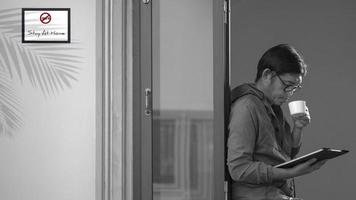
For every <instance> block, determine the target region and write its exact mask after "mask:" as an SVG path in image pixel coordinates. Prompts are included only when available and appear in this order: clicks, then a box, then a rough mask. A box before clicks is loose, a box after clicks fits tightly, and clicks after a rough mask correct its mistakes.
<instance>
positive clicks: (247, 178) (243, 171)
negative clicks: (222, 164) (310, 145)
mask: <svg viewBox="0 0 356 200" xmlns="http://www.w3.org/2000/svg"><path fill="white" fill-rule="evenodd" d="M253 113H254V112H253V105H251V103H249V102H248V101H246V100H245V99H241V100H239V101H236V102H235V103H234V104H233V106H232V108H231V114H230V124H229V137H228V141H227V148H228V150H227V151H228V152H227V165H228V168H229V172H230V175H231V177H232V179H233V180H235V181H238V182H246V183H251V184H264V183H271V182H272V166H271V165H267V164H265V163H264V162H259V161H254V160H253V152H254V148H255V140H256V136H257V131H258V124H257V123H258V122H257V117H256V116H254V114H253Z"/></svg>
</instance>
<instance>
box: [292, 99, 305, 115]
mask: <svg viewBox="0 0 356 200" xmlns="http://www.w3.org/2000/svg"><path fill="white" fill-rule="evenodd" d="M288 107H289V112H290V114H291V115H295V114H304V113H307V111H308V108H307V105H306V103H305V101H301V100H298V101H292V102H289V103H288Z"/></svg>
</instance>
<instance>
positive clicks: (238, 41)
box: [231, 0, 356, 200]
mask: <svg viewBox="0 0 356 200" xmlns="http://www.w3.org/2000/svg"><path fill="white" fill-rule="evenodd" d="M355 10H356V3H355V1H351V0H342V1H333V0H316V1H307V0H298V1H285V0H271V1H262V0H249V1H247V0H243V1H232V19H231V20H232V41H231V42H232V74H231V75H232V86H237V85H238V84H240V83H243V82H252V81H253V80H254V78H255V75H256V69H257V63H258V60H259V58H260V57H261V55H262V54H263V52H264V51H266V50H267V49H268V48H270V47H272V46H274V45H276V44H280V43H290V44H292V45H294V46H295V47H296V48H297V49H299V50H300V51H301V52H302V53H303V54H304V57H305V60H306V62H307V64H308V65H309V73H308V75H307V77H306V78H305V80H304V83H303V89H302V91H300V92H298V93H297V94H295V97H294V98H293V99H305V100H306V101H307V104H308V105H309V108H310V111H311V116H312V122H311V124H310V126H309V127H308V128H306V130H305V131H304V136H303V146H302V150H301V154H304V153H307V152H310V151H313V150H315V149H317V148H320V147H334V148H341V149H343V148H344V149H348V150H350V151H351V152H350V153H349V154H347V155H345V156H343V157H340V158H336V159H335V160H330V161H329V162H328V163H327V164H326V165H325V166H324V167H323V168H322V169H321V170H320V171H317V172H315V173H313V174H309V175H306V176H303V177H299V178H296V184H297V194H298V195H299V197H301V198H303V199H324V200H333V199H350V198H351V199H352V197H353V196H354V184H353V182H354V180H355V179H356V174H355V172H354V169H355V168H356V162H355V160H356V158H355V154H354V151H355V145H354V144H355V141H356V137H355V133H354V129H355V127H354V124H355V117H354V116H355V114H354V113H355V112H356V106H355V104H354V102H355V101H356V93H355V92H354V85H356V79H355V74H356V70H355V52H356V48H355V44H356V28H355V21H356V14H355ZM301 154H300V155H301Z"/></svg>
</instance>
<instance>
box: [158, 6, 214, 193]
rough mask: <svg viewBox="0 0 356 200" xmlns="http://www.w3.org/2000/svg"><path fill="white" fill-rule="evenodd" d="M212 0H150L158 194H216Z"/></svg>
mask: <svg viewBox="0 0 356 200" xmlns="http://www.w3.org/2000/svg"><path fill="white" fill-rule="evenodd" d="M212 12H213V9H212V1H211V0H209V1H206V0H195V1H191V0H180V1H173V0H153V2H152V33H153V35H152V38H153V40H152V45H153V64H152V86H153V88H152V95H153V96H152V100H153V127H152V144H153V145H152V181H153V199H154V200H178V199H179V200H180V199H185V200H193V199H194V200H199V199H201V200H203V199H204V200H209V199H213V193H212V192H213V171H214V169H213V167H214V165H213V160H212V159H213V150H214V144H213V130H214V129H213V128H214V127H213V120H214V113H213V111H214V105H213V27H212Z"/></svg>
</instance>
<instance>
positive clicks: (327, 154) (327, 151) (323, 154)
mask: <svg viewBox="0 0 356 200" xmlns="http://www.w3.org/2000/svg"><path fill="white" fill-rule="evenodd" d="M348 152H349V151H347V150H337V149H331V148H322V149H319V150H316V151H314V152H311V153H309V154H306V155H304V156H301V157H299V158H295V159H293V160H290V161H287V162H285V163H282V164H279V165H276V166H274V167H278V168H291V167H294V166H296V165H299V164H301V163H303V162H306V161H308V160H310V159H312V158H316V159H317V161H315V162H318V161H321V160H325V159H331V158H335V157H337V156H341V155H343V154H345V153H348Z"/></svg>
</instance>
